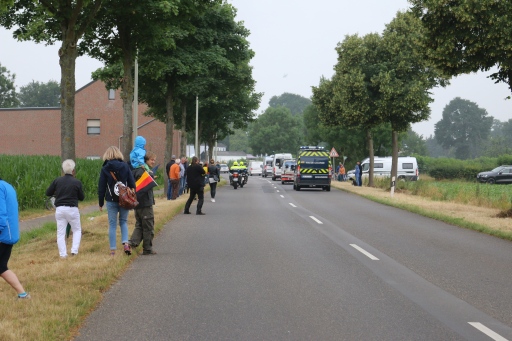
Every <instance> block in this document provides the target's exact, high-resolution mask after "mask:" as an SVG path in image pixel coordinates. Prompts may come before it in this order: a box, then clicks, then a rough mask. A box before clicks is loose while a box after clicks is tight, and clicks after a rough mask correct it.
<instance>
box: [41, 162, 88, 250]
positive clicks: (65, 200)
mask: <svg viewBox="0 0 512 341" xmlns="http://www.w3.org/2000/svg"><path fill="white" fill-rule="evenodd" d="M62 171H63V172H64V176H61V177H59V178H57V179H55V180H53V182H52V183H51V185H50V187H48V189H47V190H46V196H49V197H52V196H53V197H55V207H56V209H55V220H56V221H57V246H58V248H59V255H60V258H66V257H67V256H68V251H67V247H66V238H65V237H66V227H67V226H68V224H69V225H70V226H71V231H73V244H72V245H71V254H72V255H76V254H78V248H79V247H80V240H81V238H82V227H81V224H80V212H79V211H78V201H79V200H80V201H83V200H84V199H85V195H84V190H83V188H82V182H80V180H78V179H75V162H74V161H73V160H69V159H68V160H65V161H64V162H62Z"/></svg>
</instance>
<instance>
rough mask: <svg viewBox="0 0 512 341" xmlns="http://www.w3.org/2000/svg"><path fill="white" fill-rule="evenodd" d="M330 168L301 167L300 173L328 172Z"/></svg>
mask: <svg viewBox="0 0 512 341" xmlns="http://www.w3.org/2000/svg"><path fill="white" fill-rule="evenodd" d="M328 173H329V170H328V169H311V168H301V169H300V174H328Z"/></svg>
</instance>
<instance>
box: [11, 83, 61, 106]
mask: <svg viewBox="0 0 512 341" xmlns="http://www.w3.org/2000/svg"><path fill="white" fill-rule="evenodd" d="M18 99H19V101H20V107H31V108H36V107H59V106H60V85H59V83H57V82H56V81H54V80H50V81H48V82H47V83H42V82H41V83H40V82H36V81H34V80H33V81H32V82H31V83H29V84H27V85H25V86H22V87H21V88H20V92H19V94H18Z"/></svg>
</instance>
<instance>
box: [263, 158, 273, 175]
mask: <svg viewBox="0 0 512 341" xmlns="http://www.w3.org/2000/svg"><path fill="white" fill-rule="evenodd" d="M272 162H274V155H270V156H267V157H265V161H264V163H263V172H262V173H261V176H262V177H265V178H266V177H267V176H269V175H272Z"/></svg>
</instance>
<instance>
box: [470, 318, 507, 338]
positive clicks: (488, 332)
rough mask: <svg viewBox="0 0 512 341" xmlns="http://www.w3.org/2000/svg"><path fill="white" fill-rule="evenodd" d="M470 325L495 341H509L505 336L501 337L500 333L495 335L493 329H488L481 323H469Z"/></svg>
mask: <svg viewBox="0 0 512 341" xmlns="http://www.w3.org/2000/svg"><path fill="white" fill-rule="evenodd" d="M468 323H469V324H470V325H472V326H473V327H475V328H476V329H478V330H479V331H481V332H482V333H484V334H485V335H487V336H489V337H490V338H491V339H493V340H496V341H508V340H507V339H505V338H504V337H503V336H501V335H500V334H498V333H495V332H494V331H492V330H491V329H489V328H487V327H486V326H484V325H483V324H481V323H480V322H468Z"/></svg>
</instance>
